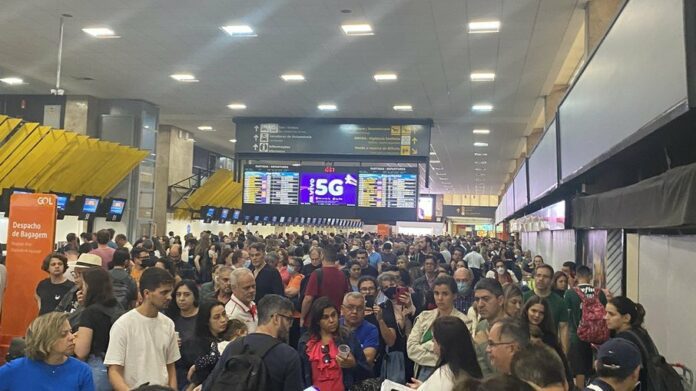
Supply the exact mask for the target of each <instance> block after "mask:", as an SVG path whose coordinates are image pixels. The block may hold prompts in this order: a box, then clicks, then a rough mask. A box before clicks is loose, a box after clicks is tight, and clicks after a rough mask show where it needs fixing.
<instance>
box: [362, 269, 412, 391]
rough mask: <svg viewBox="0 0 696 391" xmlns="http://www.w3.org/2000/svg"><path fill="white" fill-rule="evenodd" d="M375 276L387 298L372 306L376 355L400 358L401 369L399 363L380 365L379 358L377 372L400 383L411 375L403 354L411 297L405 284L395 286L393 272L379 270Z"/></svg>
mask: <svg viewBox="0 0 696 391" xmlns="http://www.w3.org/2000/svg"><path fill="white" fill-rule="evenodd" d="M377 280H378V283H379V286H380V289H381V290H382V293H383V294H384V295H385V296H386V297H387V299H388V300H386V301H385V302H383V303H382V304H380V305H373V306H372V310H373V313H374V315H375V318H376V321H377V327H378V328H379V333H380V337H381V339H382V341H381V342H382V351H381V352H380V358H382V357H385V356H390V357H391V360H388V361H392V362H404V365H403V369H402V368H399V367H400V366H399V367H395V366H394V365H387V364H385V365H382V363H383V361H382V360H380V363H379V364H380V368H379V370H378V372H379V374H380V375H382V376H383V377H385V378H387V379H389V380H391V381H394V382H397V383H404V382H405V380H408V379H410V378H411V377H413V362H412V361H411V360H409V359H408V357H407V355H406V335H407V333H408V331H409V330H411V327H412V325H413V319H414V317H415V315H416V307H415V306H414V305H413V300H411V292H410V290H409V288H408V287H402V286H398V285H397V278H396V276H395V275H394V274H392V273H390V272H385V273H382V274H380V275H379V277H378V279H377ZM395 356H399V357H395ZM382 368H384V370H382Z"/></svg>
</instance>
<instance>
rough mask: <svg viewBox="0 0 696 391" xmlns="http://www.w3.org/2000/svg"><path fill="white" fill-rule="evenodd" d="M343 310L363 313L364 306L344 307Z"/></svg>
mask: <svg viewBox="0 0 696 391" xmlns="http://www.w3.org/2000/svg"><path fill="white" fill-rule="evenodd" d="M343 308H345V309H346V311H348V312H360V311H365V307H364V306H355V305H344V306H343Z"/></svg>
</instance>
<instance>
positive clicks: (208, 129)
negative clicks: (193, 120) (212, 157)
mask: <svg viewBox="0 0 696 391" xmlns="http://www.w3.org/2000/svg"><path fill="white" fill-rule="evenodd" d="M198 130H200V131H201V132H214V131H215V129H213V127H212V126H208V125H203V126H199V127H198Z"/></svg>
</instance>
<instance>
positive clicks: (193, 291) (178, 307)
mask: <svg viewBox="0 0 696 391" xmlns="http://www.w3.org/2000/svg"><path fill="white" fill-rule="evenodd" d="M199 303H200V297H199V293H198V286H196V282H195V281H193V280H181V281H179V282H177V283H176V285H174V290H172V301H170V302H169V307H168V308H167V310H166V311H165V312H164V314H165V315H167V316H168V317H169V319H171V320H172V321H174V331H176V332H178V333H179V339H180V340H181V341H180V342H181V343H184V342H186V341H188V340H189V339H191V338H193V337H194V336H195V331H196V318H197V316H198V304H199Z"/></svg>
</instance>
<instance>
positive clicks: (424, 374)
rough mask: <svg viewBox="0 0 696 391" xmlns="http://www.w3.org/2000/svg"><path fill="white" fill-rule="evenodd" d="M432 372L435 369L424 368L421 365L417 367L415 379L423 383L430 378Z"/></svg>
mask: <svg viewBox="0 0 696 391" xmlns="http://www.w3.org/2000/svg"><path fill="white" fill-rule="evenodd" d="M433 372H435V367H426V366H424V365H421V366H419V367H418V377H417V379H418V380H420V381H422V382H424V381H426V380H428V378H429V377H430V375H432V374H433Z"/></svg>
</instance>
